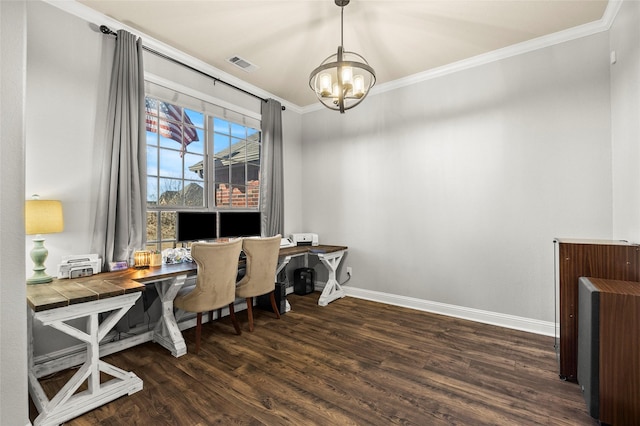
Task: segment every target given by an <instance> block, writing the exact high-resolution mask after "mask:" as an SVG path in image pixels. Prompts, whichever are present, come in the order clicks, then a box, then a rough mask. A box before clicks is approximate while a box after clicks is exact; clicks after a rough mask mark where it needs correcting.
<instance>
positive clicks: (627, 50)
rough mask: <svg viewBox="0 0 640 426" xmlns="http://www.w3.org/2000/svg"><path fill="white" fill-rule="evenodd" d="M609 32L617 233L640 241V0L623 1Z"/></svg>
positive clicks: (621, 237) (616, 236)
mask: <svg viewBox="0 0 640 426" xmlns="http://www.w3.org/2000/svg"><path fill="white" fill-rule="evenodd" d="M609 34H610V40H611V50H612V51H615V53H616V56H617V62H616V63H615V64H614V65H612V66H611V127H612V128H611V142H612V147H613V237H614V238H618V239H629V240H631V241H635V242H640V196H639V194H640V168H638V164H639V163H640V2H637V1H625V2H623V3H622V6H621V9H620V12H619V13H618V17H617V18H616V20H615V22H614V23H613V25H612V27H611V31H609Z"/></svg>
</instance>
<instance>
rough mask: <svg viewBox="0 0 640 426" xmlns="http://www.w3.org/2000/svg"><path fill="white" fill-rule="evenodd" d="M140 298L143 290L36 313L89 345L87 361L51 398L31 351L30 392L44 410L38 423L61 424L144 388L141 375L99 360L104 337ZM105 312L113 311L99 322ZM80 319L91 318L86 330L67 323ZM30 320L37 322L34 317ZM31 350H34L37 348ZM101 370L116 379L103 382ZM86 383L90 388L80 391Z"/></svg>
mask: <svg viewBox="0 0 640 426" xmlns="http://www.w3.org/2000/svg"><path fill="white" fill-rule="evenodd" d="M139 297H140V293H131V294H125V295H122V296H117V297H112V298H108V299H101V300H96V301H93V302H87V303H81V304H78V305H71V306H65V307H63V308H57V309H52V310H48V311H43V312H38V313H36V314H35V315H34V319H35V320H39V321H41V322H42V323H43V324H44V325H47V326H50V327H52V328H55V329H56V330H59V331H61V332H63V333H65V334H68V335H69V336H72V337H74V338H76V339H78V340H80V341H82V342H84V343H86V345H87V356H86V360H85V362H84V364H82V366H81V367H80V368H79V369H78V371H77V372H76V373H75V374H74V375H73V377H71V379H69V381H68V382H67V383H66V384H65V385H64V386H63V387H62V388H61V389H60V390H59V391H58V393H57V394H56V395H55V396H54V397H53V398H52V399H51V400H49V399H48V397H47V395H46V393H45V392H44V390H43V388H42V385H40V382H39V381H38V379H37V377H36V376H35V373H34V372H33V369H32V367H33V359H32V356H33V354H30V360H29V364H30V367H31V368H30V371H29V377H28V380H29V393H30V394H31V397H32V399H33V403H34V405H35V406H36V408H37V409H38V412H39V413H40V414H39V415H38V417H37V418H36V419H35V421H34V425H35V426H40V425H59V424H61V423H64V422H66V421H67V420H70V419H73V418H75V417H78V416H79V415H81V414H84V413H86V412H87V411H91V410H93V409H94V408H96V407H99V406H101V405H104V404H106V403H107V402H110V401H113V400H114V399H117V398H120V397H121V396H124V395H131V394H132V393H135V392H138V391H139V390H141V389H142V380H140V378H139V377H138V376H136V375H135V374H133V373H129V372H127V371H124V370H121V369H119V368H117V367H115V366H113V365H110V364H107V363H106V362H104V361H101V360H100V359H99V351H100V340H102V339H103V338H104V337H105V336H106V335H107V333H108V332H109V331H111V329H112V328H113V327H114V326H115V325H116V323H117V322H118V320H119V319H120V318H122V317H123V316H124V314H125V313H126V312H127V311H128V310H129V309H130V308H131V306H133V305H134V304H135V302H136V300H137V299H138V298H139ZM103 312H111V313H110V314H109V316H108V317H107V318H106V319H105V320H104V321H103V322H102V324H98V315H99V314H100V313H103ZM76 318H86V319H87V322H86V324H87V327H86V331H83V330H80V329H78V328H75V327H73V326H70V325H69V324H67V321H69V320H72V319H76ZM29 322H31V323H33V319H32V320H31V321H29ZM31 325H32V324H31ZM30 346H32V345H30ZM30 349H31V350H33V347H31V348H30ZM101 372H103V373H106V374H108V375H109V376H111V377H113V378H112V379H111V380H108V381H106V382H104V383H100V373H101ZM85 382H86V383H87V390H85V391H82V392H78V393H76V391H77V390H78V388H79V387H80V386H81V385H82V384H83V383H85Z"/></svg>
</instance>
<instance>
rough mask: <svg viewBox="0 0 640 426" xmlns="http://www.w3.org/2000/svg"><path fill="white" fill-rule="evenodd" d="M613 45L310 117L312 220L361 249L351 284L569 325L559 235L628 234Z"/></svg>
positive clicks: (592, 44)
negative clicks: (618, 161)
mask: <svg viewBox="0 0 640 426" xmlns="http://www.w3.org/2000/svg"><path fill="white" fill-rule="evenodd" d="M608 51H609V40H608V34H607V33H606V32H603V33H599V34H596V35H592V36H589V37H585V38H581V39H577V40H574V41H571V42H566V43H562V44H558V45H555V46H552V47H548V48H544V49H541V50H536V51H533V52H530V53H526V54H522V55H518V56H515V57H512V58H509V59H504V60H501V61H498V62H492V63H489V64H487V65H482V66H478V67H476V68H472V69H468V70H464V71H460V72H457V73H454V74H450V75H446V76H443V77H439V78H434V79H432V80H428V81H425V82H422V83H419V84H415V85H412V86H410V87H406V88H402V89H397V90H394V91H389V92H385V93H382V94H380V95H377V96H373V97H371V98H368V99H366V100H365V102H363V103H362V104H361V105H360V106H358V107H357V108H355V109H354V110H350V111H347V113H346V114H344V115H340V114H336V113H334V112H331V111H328V110H321V111H316V112H312V113H308V114H305V115H304V116H303V125H302V129H303V148H302V155H303V160H302V161H303V164H304V168H305V174H304V177H303V179H304V182H303V189H304V192H303V217H304V222H305V225H306V226H307V228H308V229H311V230H313V231H314V232H318V233H319V234H320V235H321V237H322V240H323V241H329V242H336V243H343V244H347V245H349V254H348V258H347V259H346V262H345V263H344V265H343V266H351V267H352V268H353V272H354V273H353V278H352V280H351V281H350V282H349V285H350V286H351V287H356V288H359V289H364V290H368V291H374V292H383V293H392V294H394V295H398V296H402V297H408V298H415V299H419V300H427V301H433V302H437V303H444V304H449V305H455V306H459V307H465V308H470V309H477V310H481V311H489V312H493V313H497V314H506V315H514V316H519V317H525V318H530V319H534V320H541V321H553V320H554V287H553V283H554V281H553V271H554V267H553V243H552V242H553V239H554V237H582V238H585V237H588V238H610V237H612V228H611V223H612V207H611V205H612V172H611V158H612V153H611V137H610V134H611V121H610V98H609V96H610V92H609V62H608V58H609V53H608ZM319 177H320V178H319ZM636 197H637V196H636ZM343 269H344V268H343ZM342 275H343V276H344V273H343V274H342Z"/></svg>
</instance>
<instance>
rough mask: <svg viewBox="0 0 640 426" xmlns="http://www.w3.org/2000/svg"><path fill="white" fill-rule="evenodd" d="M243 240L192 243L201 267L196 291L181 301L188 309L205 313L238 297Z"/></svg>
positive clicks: (192, 248)
mask: <svg viewBox="0 0 640 426" xmlns="http://www.w3.org/2000/svg"><path fill="white" fill-rule="evenodd" d="M241 251H242V240H241V239H239V238H238V239H237V240H234V241H231V242H228V243H193V244H192V245H191V257H192V258H193V260H195V262H196V264H197V265H198V275H197V277H196V287H195V289H194V290H193V291H192V292H191V293H189V294H187V295H186V296H185V297H184V300H183V301H182V303H181V304H182V305H183V306H185V308H186V310H189V311H191V312H205V311H211V310H213V309H218V308H220V307H223V306H226V305H228V304H229V303H231V302H233V301H234V300H235V298H236V295H235V290H236V276H237V274H238V259H239V258H240V252H241Z"/></svg>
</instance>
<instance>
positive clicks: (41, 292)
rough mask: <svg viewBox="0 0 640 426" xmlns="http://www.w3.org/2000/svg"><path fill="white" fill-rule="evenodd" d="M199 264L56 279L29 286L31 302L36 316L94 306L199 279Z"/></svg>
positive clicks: (323, 249) (285, 252)
mask: <svg viewBox="0 0 640 426" xmlns="http://www.w3.org/2000/svg"><path fill="white" fill-rule="evenodd" d="M341 250H347V247H345V246H328V245H320V246H296V247H285V248H281V249H280V256H294V255H297V254H304V253H309V252H311V253H332V252H336V251H341ZM197 272H198V266H197V265H196V263H195V262H182V263H175V264H170V265H161V266H151V267H149V268H146V269H134V268H129V269H126V270H124V271H116V272H103V273H100V274H98V275H93V276H90V277H83V278H74V279H62V280H58V279H54V280H53V282H51V283H47V284H34V285H27V302H28V303H29V306H30V307H31V309H33V310H34V311H35V312H40V311H45V310H47V309H55V308H60V307H63V306H69V305H73V304H76V303H83V302H90V301H92V300H98V299H105V298H107V297H114V296H119V295H121V294H126V293H132V292H135V291H142V290H144V288H145V286H144V284H145V283H149V282H154V281H159V280H163V279H167V278H172V277H175V276H178V275H185V274H186V275H195V274H196V273H197Z"/></svg>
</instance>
